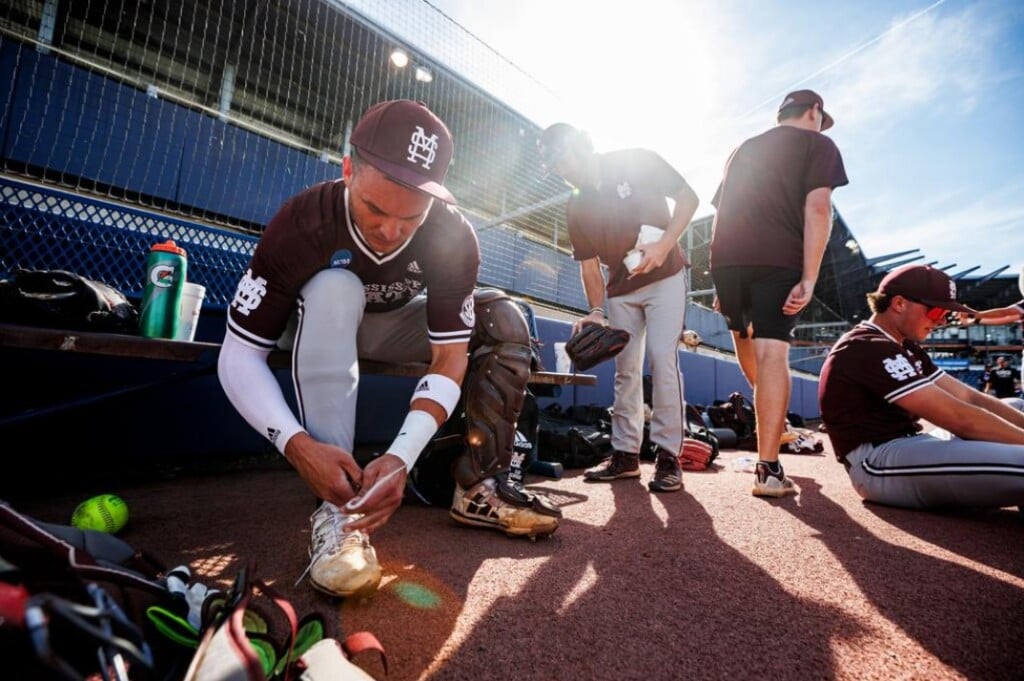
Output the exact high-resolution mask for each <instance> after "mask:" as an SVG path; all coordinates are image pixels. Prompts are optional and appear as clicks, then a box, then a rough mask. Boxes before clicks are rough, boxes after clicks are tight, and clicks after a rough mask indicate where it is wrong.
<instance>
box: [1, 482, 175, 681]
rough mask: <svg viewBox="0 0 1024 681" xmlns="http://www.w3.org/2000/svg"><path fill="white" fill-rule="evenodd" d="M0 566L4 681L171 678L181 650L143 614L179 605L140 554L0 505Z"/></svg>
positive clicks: (156, 567) (154, 565)
mask: <svg viewBox="0 0 1024 681" xmlns="http://www.w3.org/2000/svg"><path fill="white" fill-rule="evenodd" d="M0 562H2V563H3V569H0V648H2V649H3V650H5V651H8V653H7V654H5V655H4V661H3V662H4V672H5V674H10V677H9V678H12V679H76V680H77V679H83V678H87V677H89V678H92V675H96V674H99V675H100V676H101V677H102V678H111V676H110V673H111V672H110V670H111V669H113V670H114V671H115V672H116V673H114V674H113V678H118V679H132V680H133V681H134V680H141V681H173V680H176V679H180V678H181V671H182V670H183V669H184V665H187V662H188V659H189V657H190V653H189V651H187V650H183V649H181V648H180V647H179V646H177V645H175V644H173V643H171V642H170V641H167V640H166V639H164V638H163V637H162V636H160V634H159V632H157V631H156V629H155V628H154V627H152V626H150V625H149V622H148V620H147V618H146V614H145V613H146V610H147V609H148V608H149V607H151V606H154V605H155V606H158V607H161V608H164V609H166V610H168V611H175V612H181V613H185V612H187V610H188V606H187V604H185V603H183V601H182V599H180V598H178V597H176V596H175V595H174V594H172V593H171V592H170V591H169V590H168V588H167V585H166V581H165V580H164V579H163V578H162V576H161V575H162V572H163V568H162V567H161V564H160V563H159V561H157V560H156V559H154V558H153V557H152V556H150V555H149V554H146V553H144V552H142V551H138V550H136V549H134V548H133V547H131V546H130V545H129V544H127V543H125V542H124V541H123V540H121V539H119V538H118V537H115V536H113V535H109V534H106V533H103V532H97V531H93V530H79V529H77V528H74V527H70V526H64V525H55V524H50V523H43V522H40V521H37V520H35V519H33V518H30V517H28V516H26V515H24V514H22V513H19V512H18V511H15V510H14V509H13V508H12V507H11V506H10V504H8V503H6V502H2V501H0ZM5 678H6V676H5ZM97 678H99V677H97Z"/></svg>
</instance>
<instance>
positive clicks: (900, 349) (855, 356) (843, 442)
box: [818, 322, 944, 461]
mask: <svg viewBox="0 0 1024 681" xmlns="http://www.w3.org/2000/svg"><path fill="white" fill-rule="evenodd" d="M943 374H944V372H943V371H942V369H939V368H938V367H937V366H935V363H934V362H932V360H931V358H930V357H929V356H928V353H926V352H925V351H924V349H922V348H921V346H920V345H918V344H917V343H915V342H913V341H909V340H907V341H904V342H903V344H902V345H901V344H899V343H897V342H896V339H894V338H893V337H892V336H890V335H889V334H887V333H886V332H885V331H883V330H882V329H880V328H879V327H877V326H875V325H874V324H871V323H869V322H861V323H860V324H858V325H857V326H855V327H854V328H852V329H850V330H849V331H847V332H846V333H845V334H843V336H842V337H841V338H840V339H839V341H838V342H836V344H835V346H834V347H833V348H832V350H831V351H830V352H829V354H828V357H827V358H826V359H825V364H824V366H823V367H822V369H821V376H820V377H819V381H818V402H819V404H820V406H821V419H822V421H824V423H825V428H826V430H827V431H828V436H829V438H830V439H831V440H832V447H833V449H835V453H836V457H837V458H838V459H839V460H840V461H842V460H843V458H844V457H845V456H846V455H847V454H849V453H850V452H851V451H852V450H854V449H856V448H857V447H858V446H860V445H862V444H864V443H865V442H883V441H888V440H894V439H896V438H899V437H904V436H907V435H913V434H914V433H917V432H919V431H920V430H921V424H920V423H919V422H918V421H919V419H918V417H917V416H914V415H913V414H911V413H910V412H909V411H907V410H906V409H903V408H902V407H900V406H898V405H897V404H895V402H896V400H898V399H900V398H902V397H904V396H906V395H909V394H910V393H912V392H914V391H915V390H920V389H921V388H924V387H925V386H928V385H932V384H933V383H935V382H936V381H937V380H939V377H940V376H942V375H943Z"/></svg>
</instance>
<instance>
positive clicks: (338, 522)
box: [295, 505, 370, 586]
mask: <svg viewBox="0 0 1024 681" xmlns="http://www.w3.org/2000/svg"><path fill="white" fill-rule="evenodd" d="M318 515H319V516H326V517H323V518H317V516H318ZM349 517H351V516H348V515H345V514H344V513H342V512H341V511H340V510H338V509H337V508H336V507H328V506H326V505H324V506H321V507H320V508H318V509H317V510H316V511H315V512H314V513H313V516H312V518H311V521H312V523H313V541H314V545H315V546H316V550H315V551H314V552H313V555H312V556H311V557H310V559H309V565H307V566H306V569H305V570H303V571H302V574H301V575H299V578H298V579H297V580H295V585H296V586H298V585H299V583H300V582H301V581H302V580H303V579H304V578H305V577H306V575H308V574H309V571H310V570H312V569H313V566H314V565H316V564H317V561H319V560H320V559H321V558H323V557H324V556H325V555H327V554H329V553H335V552H341V551H342V550H344V549H345V548H347V547H356V548H367V547H368V546H369V544H370V538H369V537H368V536H366V534H364V533H362V532H359V531H358V530H357V531H355V532H346V531H345V530H343V529H341V526H342V525H344V524H345V522H346V521H347V520H348V519H349Z"/></svg>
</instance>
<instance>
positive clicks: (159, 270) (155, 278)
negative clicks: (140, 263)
mask: <svg viewBox="0 0 1024 681" xmlns="http://www.w3.org/2000/svg"><path fill="white" fill-rule="evenodd" d="M149 281H150V282H151V283H152V284H153V286H159V287H160V288H170V286H171V285H172V284H173V283H174V268H173V267H170V266H168V265H156V266H154V267H153V269H151V270H150V271H149Z"/></svg>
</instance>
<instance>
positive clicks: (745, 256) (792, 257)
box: [711, 125, 849, 271]
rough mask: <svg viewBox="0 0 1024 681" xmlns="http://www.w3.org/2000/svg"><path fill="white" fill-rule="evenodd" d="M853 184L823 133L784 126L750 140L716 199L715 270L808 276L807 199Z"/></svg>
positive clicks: (732, 163) (740, 150)
mask: <svg viewBox="0 0 1024 681" xmlns="http://www.w3.org/2000/svg"><path fill="white" fill-rule="evenodd" d="M848 182H849V180H847V179H846V169H845V168H844V166H843V159H842V156H841V155H840V154H839V149H838V148H837V147H836V145H835V142H833V141H832V140H831V139H830V138H828V137H826V136H825V135H822V134H821V133H820V132H814V131H813V130H805V129H803V128H797V127H794V126H791V125H778V126H775V127H774V128H772V129H771V130H768V131H767V132H764V133H762V134H760V135H758V136H756V137H752V138H750V139H748V140H747V141H745V142H744V143H743V144H741V145H740V146H739V148H737V149H736V150H735V151H734V152H733V154H732V156H731V157H730V158H729V161H728V162H727V163H726V166H725V175H724V177H723V178H722V182H721V183H720V184H719V186H718V190H717V191H716V192H715V196H714V198H713V199H712V200H711V203H712V204H713V205H714V206H715V208H717V209H718V210H717V212H716V213H715V221H714V226H713V228H712V238H711V266H712V267H730V266H737V265H739V266H746V267H751V266H766V267H784V268H786V269H791V270H797V271H802V270H803V261H804V203H805V202H806V199H807V195H808V194H809V193H810V192H811V191H813V190H815V189H820V188H821V187H830V188H832V189H835V188H836V187H841V186H843V185H845V184H847V183H848Z"/></svg>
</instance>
